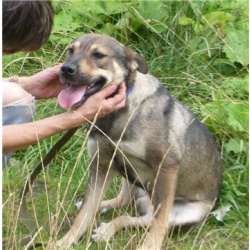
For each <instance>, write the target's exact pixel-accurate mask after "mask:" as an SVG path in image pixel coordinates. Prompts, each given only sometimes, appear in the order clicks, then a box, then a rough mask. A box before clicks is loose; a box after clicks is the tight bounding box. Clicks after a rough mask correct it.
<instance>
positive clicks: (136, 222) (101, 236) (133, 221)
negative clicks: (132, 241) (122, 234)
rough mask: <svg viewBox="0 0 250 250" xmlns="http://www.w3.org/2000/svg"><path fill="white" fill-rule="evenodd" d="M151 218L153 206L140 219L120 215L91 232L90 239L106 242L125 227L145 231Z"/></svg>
mask: <svg viewBox="0 0 250 250" xmlns="http://www.w3.org/2000/svg"><path fill="white" fill-rule="evenodd" d="M152 218H153V206H150V207H148V209H147V213H146V214H145V215H143V216H140V217H131V216H129V215H122V216H120V217H117V218H115V219H114V220H112V221H110V222H108V223H104V222H102V223H101V224H100V226H99V227H98V228H96V229H94V230H93V233H92V236H91V238H92V239H93V240H94V241H96V242H100V241H106V242H108V241H109V240H110V239H111V238H112V237H113V236H114V235H115V234H116V233H117V232H118V231H119V230H121V229H123V228H127V227H144V228H145V229H147V228H148V227H149V225H150V222H151V221H152Z"/></svg>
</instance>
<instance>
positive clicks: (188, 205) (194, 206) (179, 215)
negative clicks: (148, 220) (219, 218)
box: [168, 201, 214, 227]
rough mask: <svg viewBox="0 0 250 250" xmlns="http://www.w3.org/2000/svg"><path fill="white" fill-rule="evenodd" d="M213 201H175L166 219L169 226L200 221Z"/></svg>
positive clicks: (207, 212) (211, 206)
mask: <svg viewBox="0 0 250 250" xmlns="http://www.w3.org/2000/svg"><path fill="white" fill-rule="evenodd" d="M213 205H214V204H213V202H202V201H176V202H175V203H174V206H173V209H172V211H171V214H170V216H169V219H168V224H169V227H174V226H185V225H194V224H198V223H200V222H202V221H203V220H204V219H205V218H206V216H207V215H208V214H209V213H210V212H211V209H212V208H213Z"/></svg>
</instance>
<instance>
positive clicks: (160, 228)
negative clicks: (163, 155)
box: [139, 166, 178, 250]
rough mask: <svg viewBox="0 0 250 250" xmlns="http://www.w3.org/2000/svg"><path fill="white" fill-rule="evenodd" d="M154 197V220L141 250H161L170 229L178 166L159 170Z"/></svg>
mask: <svg viewBox="0 0 250 250" xmlns="http://www.w3.org/2000/svg"><path fill="white" fill-rule="evenodd" d="M159 171H160V173H159V174H158V176H157V178H156V183H155V188H154V190H153V192H152V195H153V197H154V210H155V212H154V218H153V220H152V223H151V227H150V230H149V233H148V234H147V236H146V238H145V240H144V242H143V244H142V246H141V247H139V249H140V250H160V249H161V246H162V242H163V240H164V236H165V234H166V231H167V229H168V217H169V215H170V212H171V209H172V206H173V203H174V196H175V189H176V181H177V174H178V166H168V167H167V168H165V169H164V168H162V169H161V170H159Z"/></svg>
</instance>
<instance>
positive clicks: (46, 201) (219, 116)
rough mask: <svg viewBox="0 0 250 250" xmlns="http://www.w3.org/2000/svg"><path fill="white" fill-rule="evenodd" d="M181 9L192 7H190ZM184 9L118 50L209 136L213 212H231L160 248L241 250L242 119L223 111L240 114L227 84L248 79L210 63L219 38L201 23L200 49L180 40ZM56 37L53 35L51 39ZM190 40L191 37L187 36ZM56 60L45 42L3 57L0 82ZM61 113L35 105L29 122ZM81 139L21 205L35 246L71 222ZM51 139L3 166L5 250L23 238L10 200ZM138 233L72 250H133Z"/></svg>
mask: <svg viewBox="0 0 250 250" xmlns="http://www.w3.org/2000/svg"><path fill="white" fill-rule="evenodd" d="M189 3H190V4H193V2H192V1H189ZM192 6H193V5H192ZM184 7H185V8H184V10H178V11H176V12H170V15H169V18H170V19H171V20H172V21H171V22H170V23H168V25H167V32H166V33H159V32H151V33H150V34H151V35H150V36H149V35H143V34H144V33H140V31H137V33H136V32H134V33H133V36H134V37H135V36H136V35H138V37H140V38H138V37H137V39H134V40H132V39H131V40H128V38H129V36H128V37H127V40H126V43H127V45H130V46H131V47H132V48H134V49H136V50H137V51H139V52H140V53H141V54H142V55H143V56H145V58H146V60H147V62H148V64H149V68H150V72H151V73H152V74H154V75H155V76H157V77H158V78H159V79H160V80H161V81H162V82H163V83H165V86H166V88H167V89H168V90H169V91H170V92H171V93H172V94H173V95H174V96H175V97H176V98H177V99H179V100H181V101H182V102H183V103H184V104H185V105H186V106H188V107H189V108H190V109H191V110H192V111H193V112H194V113H195V114H196V115H197V116H198V117H199V118H200V120H202V121H203V122H204V123H205V124H206V125H207V126H208V127H209V129H210V130H211V131H212V133H213V134H214V136H215V138H216V140H217V141H218V144H219V146H220V148H221V155H222V161H223V166H224V174H223V186H222V191H221V196H220V200H219V201H218V203H217V204H216V208H218V207H221V206H225V205H232V209H231V210H230V211H229V212H228V213H227V215H226V216H225V217H224V221H223V222H220V221H217V220H216V219H215V217H214V216H213V215H209V216H208V218H207V221H206V223H205V224H204V225H202V226H201V227H198V228H196V229H193V230H192V231H190V232H181V231H180V232H170V234H169V237H166V239H165V243H164V247H165V248H168V249H188V250H189V249H209V250H210V249H240V250H242V249H248V238H249V234H248V173H249V170H248V164H249V157H248V128H246V127H244V126H243V128H241V127H240V125H239V123H238V121H241V119H243V118H244V114H243V113H240V114H238V113H237V112H235V110H234V109H228V110H227V109H226V108H227V107H231V106H230V104H232V103H233V104H241V105H244V107H247V106H248V93H247V92H246V91H245V90H244V89H243V88H238V87H237V86H238V85H236V83H235V78H241V79H243V78H244V77H245V75H247V74H248V69H247V67H246V66H240V65H239V64H237V63H235V64H230V63H229V62H227V63H221V61H219V60H218V53H220V51H221V50H220V46H221V43H222V42H223V37H222V36H221V35H217V36H216V35H215V36H214V40H216V43H215V42H214V40H212V39H211V34H210V33H213V34H218V32H217V31H218V30H216V26H214V25H212V24H209V23H208V25H207V30H208V31H209V32H207V33H206V34H205V35H204V34H203V35H204V37H203V38H204V40H206V49H205V48H204V47H197V49H196V50H193V49H192V46H193V44H194V43H195V41H192V42H191V38H188V37H187V36H186V34H189V33H190V32H191V33H192V32H193V31H192V28H191V27H190V26H181V27H180V26H179V25H178V22H177V20H178V17H179V16H181V15H182V14H183V13H184V12H188V10H187V7H186V3H185V5H184ZM193 8H194V6H193ZM73 10H74V9H73ZM198 10H199V11H201V9H198ZM175 13H176V14H175ZM144 21H145V20H144ZM197 22H198V21H197ZM164 25H166V24H164ZM130 29H132V28H131V27H130ZM97 31H98V30H97ZM144 32H146V31H145V30H144ZM56 34H57V32H56V30H54V33H53V35H56ZM65 36H66V34H65ZM70 36H72V38H73V37H74V36H76V35H75V33H72V34H70ZM123 38H124V39H125V38H126V37H125V36H124V37H123ZM194 38H197V35H196V36H195V35H194ZM70 39H71V38H69V40H70ZM64 57H65V45H64V44H62V43H60V41H58V40H53V39H51V40H50V41H49V42H48V43H47V44H46V45H45V46H44V48H43V49H41V50H39V51H37V52H33V53H28V54H26V53H18V54H17V55H14V56H7V57H4V58H3V75H4V76H5V77H6V76H10V75H30V74H33V73H35V72H37V71H40V70H42V69H44V68H46V67H48V66H50V65H52V64H54V63H58V62H63V60H64ZM237 111H238V110H237ZM61 112H63V111H62V110H61V109H60V108H59V107H58V105H57V102H56V100H43V101H37V110H36V116H35V119H36V120H37V119H41V118H43V117H48V116H51V115H55V114H57V113H61ZM238 115H239V119H238V118H237V117H238ZM229 118H230V119H229ZM86 132H87V131H86V129H85V128H84V127H83V128H81V129H79V130H78V131H77V134H76V135H75V136H74V137H73V138H72V139H71V141H70V142H69V143H68V144H67V145H66V146H65V148H64V150H63V151H62V152H60V153H59V154H58V155H57V157H56V159H55V160H54V161H53V162H52V163H51V164H50V166H49V167H48V168H47V169H46V170H45V171H44V173H41V175H40V176H39V181H40V183H42V185H38V186H37V187H36V188H34V195H33V197H29V198H28V202H29V204H30V205H29V207H30V208H32V205H31V204H32V203H34V211H32V210H33V209H30V214H31V215H32V216H34V214H35V215H36V216H37V220H38V223H39V226H40V227H41V230H40V231H39V233H38V234H37V236H36V239H35V241H36V242H38V241H42V242H47V241H48V240H49V239H55V238H57V237H61V236H62V235H64V234H65V232H66V231H67V230H68V228H69V225H70V224H71V223H72V221H73V220H74V218H75V217H76V214H77V212H76V210H75V208H74V206H73V203H74V201H75V200H76V199H78V198H79V197H82V196H83V195H84V190H85V185H86V181H87V178H88V166H89V161H90V160H89V159H88V157H87V151H86V147H83V145H84V143H85V142H86ZM59 137H60V135H56V136H53V137H52V138H49V139H46V140H44V141H42V142H41V143H40V144H39V145H35V146H30V147H28V148H27V149H25V150H21V151H19V152H17V153H16V154H15V155H14V157H13V159H12V161H11V162H10V166H8V167H7V168H6V169H5V170H4V171H3V209H2V211H3V239H4V240H6V241H7V242H8V243H9V245H8V249H19V247H17V246H16V244H15V242H16V241H17V240H18V239H19V238H21V237H23V236H24V235H25V234H27V233H28V231H27V229H26V228H25V227H24V225H23V224H22V223H21V222H20V221H17V211H18V208H19V205H18V196H19V192H20V189H21V188H22V187H23V185H24V182H25V179H26V177H27V173H28V172H30V171H31V169H33V167H35V165H36V164H37V163H38V162H39V160H40V158H41V156H43V155H45V153H46V152H48V150H49V149H50V148H51V147H52V145H54V143H55V142H56V141H57V140H58V138H59ZM230 140H233V141H235V142H237V143H239V144H236V147H234V146H232V144H228V143H229V142H230ZM230 145H231V146H230ZM240 145H241V146H240ZM44 183H45V184H46V185H45V184H44ZM119 187H120V182H119V178H118V179H116V180H114V182H113V183H112V187H111V188H110V190H109V192H108V194H107V198H111V197H114V196H116V195H117V193H118V192H119ZM60 206H61V208H60ZM123 213H129V214H133V213H135V209H134V208H133V207H132V206H130V207H128V208H124V209H122V210H121V211H113V212H108V213H107V214H106V215H104V216H99V215H97V219H96V221H95V222H94V224H93V227H95V225H96V224H98V223H99V222H100V221H109V220H110V219H112V218H113V217H115V216H117V215H119V214H123ZM57 231H58V235H57ZM143 233H144V230H143V229H139V228H134V229H126V230H123V231H121V232H119V233H118V234H117V235H116V236H115V237H114V239H112V240H111V241H110V242H108V244H104V243H102V244H101V243H98V244H97V243H93V242H91V240H90V232H88V233H87V234H86V236H85V237H84V239H83V240H82V241H81V242H80V244H79V245H76V246H74V247H73V249H91V250H92V249H117V250H119V249H135V246H136V244H137V243H138V242H139V241H140V238H141V236H142V234H143ZM20 249H22V248H21V247H20Z"/></svg>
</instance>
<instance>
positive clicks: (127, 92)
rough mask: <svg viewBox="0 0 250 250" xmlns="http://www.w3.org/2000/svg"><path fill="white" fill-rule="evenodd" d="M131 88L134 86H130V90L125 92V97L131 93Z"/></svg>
mask: <svg viewBox="0 0 250 250" xmlns="http://www.w3.org/2000/svg"><path fill="white" fill-rule="evenodd" d="M133 87H134V86H133V85H132V86H131V87H130V88H128V89H127V91H126V95H127V96H128V95H129V94H130V93H131V92H132V90H133Z"/></svg>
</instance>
